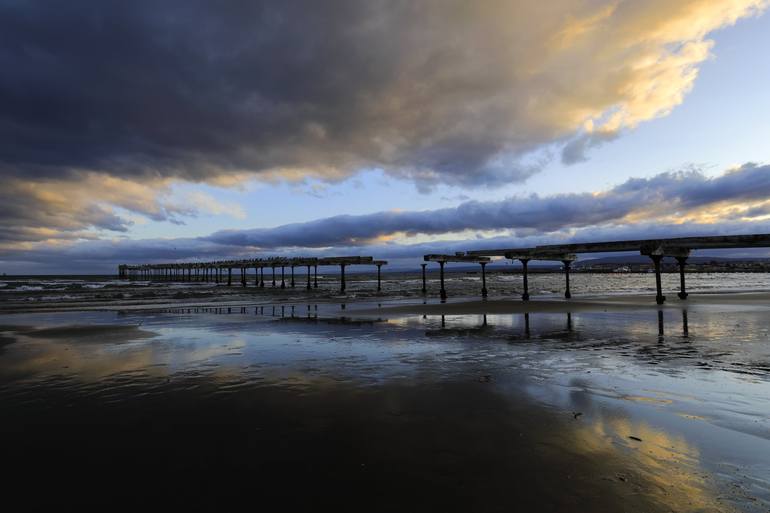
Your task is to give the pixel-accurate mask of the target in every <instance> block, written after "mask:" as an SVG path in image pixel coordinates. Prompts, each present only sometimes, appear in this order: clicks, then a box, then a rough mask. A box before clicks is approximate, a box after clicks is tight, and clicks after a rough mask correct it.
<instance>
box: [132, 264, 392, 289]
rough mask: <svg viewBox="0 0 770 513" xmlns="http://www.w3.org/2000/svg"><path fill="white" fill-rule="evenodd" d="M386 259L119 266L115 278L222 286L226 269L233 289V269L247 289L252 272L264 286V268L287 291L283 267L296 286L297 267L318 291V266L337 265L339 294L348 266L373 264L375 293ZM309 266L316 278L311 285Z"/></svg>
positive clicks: (342, 287)
mask: <svg viewBox="0 0 770 513" xmlns="http://www.w3.org/2000/svg"><path fill="white" fill-rule="evenodd" d="M387 263H388V262H387V261H385V260H374V259H373V258H372V257H370V256H343V257H322V258H317V257H307V258H304V257H297V258H286V257H271V258H255V259H247V260H227V261H218V262H205V263H200V262H195V263H173V264H139V265H129V264H120V265H119V266H118V277H119V278H120V279H126V280H131V279H141V280H155V281H200V282H211V281H214V282H216V283H221V282H223V281H224V270H225V269H227V285H228V286H232V283H233V276H232V274H233V269H237V270H239V271H240V273H241V285H242V286H243V287H247V286H248V270H249V269H254V273H255V279H254V286H255V287H260V288H264V287H265V267H269V268H270V269H271V271H272V286H273V287H276V286H277V276H276V267H280V268H281V285H280V288H282V289H285V288H286V267H289V268H290V269H291V281H290V286H291V287H292V288H294V287H296V284H297V281H296V275H295V272H294V269H295V268H296V267H307V290H311V289H312V288H316V289H317V288H318V266H319V265H321V266H340V271H341V272H340V291H341V292H345V289H346V284H347V282H346V277H345V270H346V268H347V267H348V266H351V265H375V266H377V277H378V279H377V284H378V290H381V289H382V266H383V265H387ZM311 267H312V269H313V270H314V273H315V276H314V279H313V280H312V283H311Z"/></svg>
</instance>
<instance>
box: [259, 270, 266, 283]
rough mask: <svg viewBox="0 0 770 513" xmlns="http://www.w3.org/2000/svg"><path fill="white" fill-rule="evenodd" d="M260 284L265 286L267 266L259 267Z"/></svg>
mask: <svg viewBox="0 0 770 513" xmlns="http://www.w3.org/2000/svg"><path fill="white" fill-rule="evenodd" d="M259 286H260V288H263V289H264V288H265V266H260V268H259Z"/></svg>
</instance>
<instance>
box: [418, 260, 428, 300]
mask: <svg viewBox="0 0 770 513" xmlns="http://www.w3.org/2000/svg"><path fill="white" fill-rule="evenodd" d="M427 266H428V264H420V267H422V293H423V294H426V293H427V292H428V289H427V287H426V286H425V268H426V267H427Z"/></svg>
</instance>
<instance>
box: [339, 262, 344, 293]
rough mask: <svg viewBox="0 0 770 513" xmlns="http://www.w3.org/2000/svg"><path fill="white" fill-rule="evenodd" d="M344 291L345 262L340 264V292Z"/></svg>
mask: <svg viewBox="0 0 770 513" xmlns="http://www.w3.org/2000/svg"><path fill="white" fill-rule="evenodd" d="M344 292H345V264H340V293H344Z"/></svg>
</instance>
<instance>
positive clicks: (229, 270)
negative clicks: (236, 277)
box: [227, 267, 233, 287]
mask: <svg viewBox="0 0 770 513" xmlns="http://www.w3.org/2000/svg"><path fill="white" fill-rule="evenodd" d="M232 284H233V268H232V267H228V268H227V286H228V287H229V286H231V285H232Z"/></svg>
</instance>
